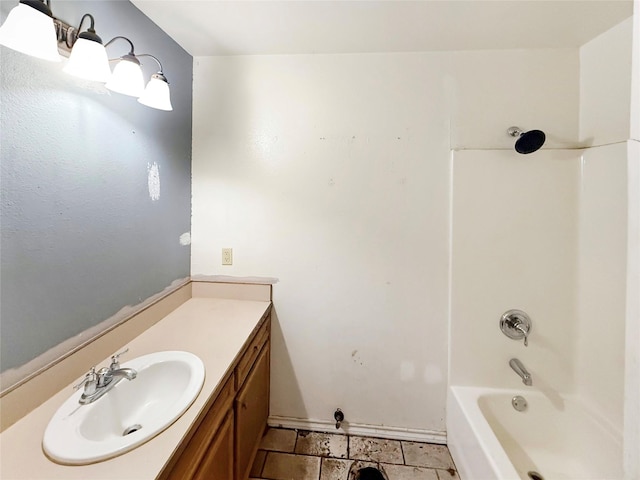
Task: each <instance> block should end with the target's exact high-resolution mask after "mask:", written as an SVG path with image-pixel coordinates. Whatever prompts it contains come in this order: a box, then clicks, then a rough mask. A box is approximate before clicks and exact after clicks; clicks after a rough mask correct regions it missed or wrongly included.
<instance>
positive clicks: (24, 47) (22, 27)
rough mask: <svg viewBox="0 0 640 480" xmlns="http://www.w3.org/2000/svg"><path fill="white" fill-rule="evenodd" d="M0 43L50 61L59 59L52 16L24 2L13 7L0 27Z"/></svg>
mask: <svg viewBox="0 0 640 480" xmlns="http://www.w3.org/2000/svg"><path fill="white" fill-rule="evenodd" d="M43 5H44V4H43ZM0 45H4V46H5V47H8V48H11V49H12V50H16V51H18V52H21V53H25V54H27V55H30V56H32V57H36V58H41V59H43V60H48V61H50V62H59V61H60V60H61V59H60V54H59V53H58V39H57V36H56V29H55V26H54V24H53V18H51V17H50V16H49V15H47V14H46V13H43V12H42V11H39V10H37V9H36V8H34V7H30V6H29V5H26V4H24V3H19V4H18V5H17V6H16V7H14V8H13V9H12V10H11V12H9V15H8V16H7V19H6V20H5V22H4V24H3V25H2V26H1V27H0Z"/></svg>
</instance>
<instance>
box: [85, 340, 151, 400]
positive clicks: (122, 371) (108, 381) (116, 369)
mask: <svg viewBox="0 0 640 480" xmlns="http://www.w3.org/2000/svg"><path fill="white" fill-rule="evenodd" d="M128 351H129V349H128V348H127V349H126V350H124V351H122V352H120V353H117V354H115V355H112V356H111V365H109V366H108V367H102V368H101V369H100V370H98V371H97V372H96V369H95V367H91V370H90V371H89V373H87V374H86V375H85V377H84V379H83V380H82V382H80V383H79V384H78V385H76V386H75V387H73V388H74V389H76V390H77V389H79V388H80V387H84V391H83V392H82V395H81V396H80V400H78V402H79V403H80V404H81V405H87V404H89V403H92V402H95V401H96V400H98V399H99V398H100V397H102V396H103V395H104V394H105V393H107V392H108V391H109V390H111V389H112V388H113V387H115V386H116V385H117V384H118V383H120V380H122V379H123V378H126V379H127V380H133V379H134V378H136V376H137V375H138V372H136V371H135V370H134V369H133V368H120V362H119V358H120V355H122V354H124V353H127V352H128Z"/></svg>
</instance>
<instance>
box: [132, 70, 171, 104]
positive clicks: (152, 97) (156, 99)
mask: <svg viewBox="0 0 640 480" xmlns="http://www.w3.org/2000/svg"><path fill="white" fill-rule="evenodd" d="M138 102H140V103H141V104H143V105H146V106H147V107H151V108H157V109H158V110H166V111H168V112H170V111H171V110H173V107H172V106H171V92H170V91H169V83H168V82H167V79H166V78H165V76H164V75H161V74H158V73H156V74H155V75H152V76H151V80H149V83H147V88H145V89H144V93H143V94H142V96H141V97H140V98H139V99H138Z"/></svg>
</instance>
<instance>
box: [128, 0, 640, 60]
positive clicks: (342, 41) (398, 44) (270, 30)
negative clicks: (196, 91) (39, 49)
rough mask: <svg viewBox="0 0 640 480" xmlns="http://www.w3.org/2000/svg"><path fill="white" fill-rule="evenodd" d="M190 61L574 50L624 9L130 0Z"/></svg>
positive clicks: (562, 0)
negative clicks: (194, 58) (266, 56)
mask: <svg viewBox="0 0 640 480" xmlns="http://www.w3.org/2000/svg"><path fill="white" fill-rule="evenodd" d="M132 2H133V4H134V5H136V6H137V7H138V8H139V9H140V10H141V11H142V12H143V13H145V14H146V15H147V16H148V17H149V18H151V20H153V21H154V22H155V23H156V24H157V25H159V26H160V27H161V28H162V29H163V30H164V31H165V32H167V33H168V34H169V35H170V36H171V37H172V38H173V39H175V40H176V41H177V42H178V43H179V44H180V45H181V46H182V47H183V48H184V49H185V50H186V51H187V52H189V53H190V54H191V55H193V56H209V55H253V54H299V53H364V52H416V51H433V50H469V49H504V48H558V47H577V46H580V45H582V44H584V43H586V42H587V41H588V40H590V39H592V38H594V37H596V36H597V35H598V34H600V33H602V32H603V31H605V30H607V29H608V28H610V27H611V26H613V25H615V24H617V23H619V22H620V21H622V20H624V19H625V18H627V17H629V16H630V15H631V14H632V9H633V2H632V1H631V0H604V1H600V0H577V1H573V0H506V1H501V0H422V1H401V0H387V1H379V0H360V1H346V0H341V1H330V0H324V1H303V0H290V1H269V0H263V1H240V0H235V1H212V0H132Z"/></svg>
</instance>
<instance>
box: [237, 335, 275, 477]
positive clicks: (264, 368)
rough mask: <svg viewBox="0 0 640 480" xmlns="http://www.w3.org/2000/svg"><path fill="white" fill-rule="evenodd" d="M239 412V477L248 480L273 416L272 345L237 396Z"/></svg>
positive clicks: (258, 360) (267, 348)
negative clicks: (270, 397) (269, 417)
mask: <svg viewBox="0 0 640 480" xmlns="http://www.w3.org/2000/svg"><path fill="white" fill-rule="evenodd" d="M235 411H236V428H235V462H236V468H235V472H236V476H235V478H236V480H245V479H246V478H247V477H248V476H249V471H250V469H251V462H252V461H253V459H254V457H255V454H256V452H257V450H258V447H259V445H260V440H261V439H262V435H263V434H264V430H265V428H266V426H267V417H268V416H269V343H268V342H267V344H266V345H265V346H264V348H263V349H262V352H261V353H260V355H259V356H258V359H257V360H256V363H255V364H254V366H253V369H252V370H251V372H250V373H249V375H248V376H247V379H246V380H245V382H244V385H243V386H242V389H241V390H240V392H239V393H238V396H237V397H236V408H235Z"/></svg>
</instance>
